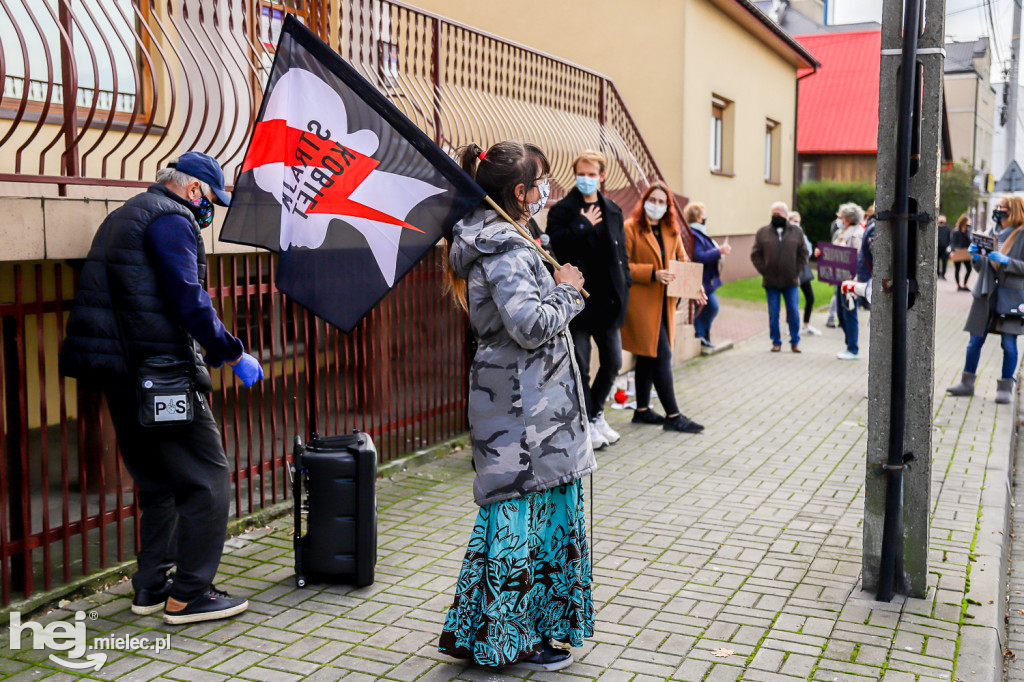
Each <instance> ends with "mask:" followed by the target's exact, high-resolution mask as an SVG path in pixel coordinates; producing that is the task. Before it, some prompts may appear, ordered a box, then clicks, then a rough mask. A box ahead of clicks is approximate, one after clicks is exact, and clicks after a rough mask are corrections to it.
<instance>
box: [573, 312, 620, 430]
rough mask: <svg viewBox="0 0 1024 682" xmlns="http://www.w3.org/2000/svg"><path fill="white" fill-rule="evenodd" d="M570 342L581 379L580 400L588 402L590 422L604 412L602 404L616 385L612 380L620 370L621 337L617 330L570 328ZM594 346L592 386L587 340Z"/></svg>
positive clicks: (610, 328)
mask: <svg viewBox="0 0 1024 682" xmlns="http://www.w3.org/2000/svg"><path fill="white" fill-rule="evenodd" d="M571 331H572V343H573V345H574V346H576V362H577V364H579V366H580V374H581V375H582V377H583V397H584V398H586V401H587V417H588V418H590V419H593V418H594V417H596V416H597V415H598V413H599V412H601V411H603V410H604V403H605V401H606V400H608V394H609V393H611V392H612V386H614V385H615V377H617V376H619V370H620V369H622V336H621V335H620V334H619V330H618V329H617V328H612V327H609V328H608V329H603V330H601V331H592V330H589V329H572V330H571ZM591 338H593V339H594V345H595V346H597V360H598V363H599V366H598V369H597V376H595V377H594V383H593V385H591V383H590V339H591Z"/></svg>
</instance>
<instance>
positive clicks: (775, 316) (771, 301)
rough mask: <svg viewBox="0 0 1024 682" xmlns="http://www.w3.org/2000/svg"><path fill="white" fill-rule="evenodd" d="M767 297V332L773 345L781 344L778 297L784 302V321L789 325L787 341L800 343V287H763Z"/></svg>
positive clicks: (795, 343)
mask: <svg viewBox="0 0 1024 682" xmlns="http://www.w3.org/2000/svg"><path fill="white" fill-rule="evenodd" d="M764 293H765V295H766V296H767V297H768V332H769V333H770V334H771V337H772V345H773V346H781V345H782V333H781V332H780V331H779V298H780V297H781V298H782V299H784V300H785V302H786V323H787V324H788V325H789V342H790V344H792V345H794V346H796V345H798V344H799V343H800V287H796V286H793V287H786V288H785V289H775V288H772V287H765V288H764Z"/></svg>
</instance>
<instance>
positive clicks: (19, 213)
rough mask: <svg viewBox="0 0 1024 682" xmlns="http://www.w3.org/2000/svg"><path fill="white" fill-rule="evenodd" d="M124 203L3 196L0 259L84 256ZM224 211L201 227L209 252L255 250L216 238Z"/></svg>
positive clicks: (225, 212)
mask: <svg viewBox="0 0 1024 682" xmlns="http://www.w3.org/2000/svg"><path fill="white" fill-rule="evenodd" d="M103 189H104V190H106V189H108V188H103ZM94 191H95V190H94ZM141 191H144V190H142V189H136V190H132V191H131V192H130V194H137V193H139V192H141ZM123 203H124V200H123V199H95V198H87V199H82V198H66V197H17V196H14V197H4V198H3V199H2V200H0V244H2V245H3V247H2V248H0V262H11V261H31V260H64V259H75V258H85V256H86V254H87V253H88V251H89V245H90V244H91V243H92V238H93V235H95V234H96V230H97V229H99V226H100V223H102V222H103V219H104V218H106V217H107V214H108V213H110V212H111V211H113V210H114V209H116V208H118V207H119V206H121V204H123ZM225 215H227V209H223V208H221V209H219V210H217V211H216V213H215V214H214V218H213V225H212V226H211V227H210V229H207V230H203V238H204V240H205V243H206V252H207V253H209V254H218V253H256V252H257V251H258V250H257V249H255V248H253V247H249V246H241V245H238V244H227V243H225V242H221V241H218V240H217V237H218V235H219V234H220V227H221V225H222V224H223V222H224V216H225Z"/></svg>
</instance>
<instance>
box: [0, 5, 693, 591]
mask: <svg viewBox="0 0 1024 682" xmlns="http://www.w3.org/2000/svg"><path fill="white" fill-rule="evenodd" d="M285 12H290V13H293V14H295V15H296V16H298V18H300V19H301V20H302V21H304V22H305V23H306V24H307V25H309V26H310V27H312V28H313V29H314V30H315V31H316V32H317V33H318V34H319V35H320V36H321V37H322V38H324V39H325V40H326V41H327V42H329V43H330V44H331V45H332V47H334V48H335V49H337V50H338V51H339V52H340V53H341V54H342V55H343V56H344V57H345V58H346V59H348V60H349V61H350V62H351V63H352V64H353V65H355V66H356V67H357V68H358V69H359V70H360V71H361V72H362V73H363V75H364V76H365V77H366V78H368V79H369V80H370V81H371V82H372V83H374V84H375V85H376V86H377V87H378V88H379V89H380V90H381V91H382V92H383V93H385V94H386V95H387V96H388V97H389V98H390V99H391V100H392V101H393V102H394V103H395V104H396V105H397V106H398V107H399V108H400V109H402V110H403V111H404V112H405V113H406V114H407V115H408V116H409V117H410V118H411V119H412V120H413V121H415V122H416V123H417V124H418V125H419V126H420V127H421V128H422V129H423V130H424V131H426V132H427V133H428V134H429V135H431V136H432V137H433V138H434V139H435V140H436V141H437V142H438V143H439V144H440V145H442V147H443V148H445V149H447V150H449V151H453V150H454V149H455V148H457V147H459V146H460V145H463V144H466V143H468V142H476V143H478V144H481V145H483V146H487V145H489V144H491V143H493V142H495V141H498V140H501V139H508V138H511V139H524V140H531V141H534V142H536V143H537V144H539V145H540V146H541V147H542V148H544V150H545V152H546V153H547V154H548V156H549V158H550V159H551V162H552V168H553V199H557V198H558V197H559V196H560V195H561V194H562V193H564V191H566V189H567V188H569V187H571V186H572V183H573V178H572V169H571V162H572V160H573V158H575V156H576V154H577V153H578V152H579V151H581V150H582V149H584V148H595V149H600V150H602V151H604V152H605V154H606V155H607V157H608V158H609V162H610V167H609V173H608V178H607V181H606V184H605V191H606V193H607V194H609V195H610V196H612V197H613V198H614V199H615V200H616V201H618V202H619V203H620V204H621V205H622V206H623V208H624V209H626V210H627V211H628V210H629V209H630V208H631V207H632V206H633V205H634V204H635V202H636V200H637V198H638V196H639V192H640V191H642V189H643V187H644V186H645V185H646V184H647V183H648V182H649V181H650V180H651V179H653V178H655V177H659V176H660V172H659V170H658V167H657V164H656V163H655V160H654V157H653V156H652V154H651V153H650V150H648V149H647V147H646V145H645V144H644V141H643V138H642V136H641V135H640V133H639V131H638V129H637V127H636V125H635V124H634V122H633V120H632V118H631V117H630V115H629V112H628V110H627V108H626V106H625V105H624V104H623V102H622V99H621V97H620V96H619V93H618V91H617V90H616V88H615V86H614V84H613V83H612V82H611V81H609V80H608V79H607V78H605V77H603V76H602V75H601V74H598V73H595V72H593V71H590V70H588V69H585V68H582V67H579V66H576V65H573V64H570V63H568V62H565V61H563V60H560V59H558V58H555V57H552V56H549V55H545V54H542V53H540V52H537V51H535V50H531V49H529V48H526V47H523V46H520V45H517V44H515V43H512V42H510V41H507V40H504V39H502V38H499V37H497V36H493V35H489V34H485V33H482V32H480V31H476V30H474V29H472V28H469V27H467V26H464V25H461V24H458V23H456V22H453V21H450V20H448V19H445V18H443V17H439V16H436V15H433V14H430V13H427V12H423V11H420V10H418V9H414V8H412V7H409V6H407V5H404V4H402V3H399V2H385V1H382V0H342V1H341V2H330V1H328V0H315V1H310V0H287V2H284V3H282V2H276V1H271V0H172V1H171V2H163V1H159V2H158V1H157V0H73V1H72V0H0V92H2V93H3V95H2V99H0V182H3V183H22V184H21V185H19V190H18V191H19V193H20V194H22V195H31V193H32V187H37V188H39V187H41V186H51V187H52V186H56V187H57V189H58V191H59V192H60V193H62V194H64V193H67V191H68V188H69V187H74V186H93V191H95V189H96V188H97V187H98V188H100V189H101V190H102V188H106V187H139V188H142V187H144V186H146V185H147V184H148V182H149V181H150V179H151V178H152V177H153V175H154V173H155V170H156V169H157V168H159V167H161V166H162V165H164V164H165V162H166V161H167V160H168V159H169V158H172V156H175V155H177V154H178V153H180V152H181V151H183V150H186V149H197V150H201V151H205V152H207V153H209V154H211V155H213V156H215V157H216V158H217V159H218V160H220V161H221V163H222V164H223V165H224V167H225V170H226V172H227V173H228V175H229V177H232V178H233V177H234V176H235V173H236V172H237V170H238V168H239V165H240V163H241V160H242V156H243V154H244V151H245V145H246V142H247V140H248V138H249V135H250V134H251V131H252V125H253V118H254V113H255V111H256V110H257V108H258V106H259V103H260V101H261V96H262V84H263V82H264V80H265V78H266V76H267V74H268V72H269V68H270V65H271V61H272V57H273V46H274V45H275V43H276V30H277V29H278V28H279V26H280V22H281V21H282V19H283V17H284V13H285ZM8 187H9V185H8ZM48 191H52V190H48ZM89 227H95V226H89ZM83 229H85V226H83ZM687 236H689V235H687ZM275 264H276V260H275V257H274V256H271V255H268V254H261V255H257V254H235V255H214V256H211V258H210V269H209V272H210V281H209V283H208V284H209V290H210V294H211V297H212V298H213V300H214V303H215V305H216V306H217V307H218V308H219V310H220V312H221V313H222V315H223V316H224V319H225V320H227V321H228V323H229V326H231V327H233V331H234V332H235V333H236V334H238V335H239V336H240V337H241V338H242V339H243V340H244V341H245V343H246V346H247V347H248V348H252V349H254V351H255V352H256V353H257V355H258V356H259V357H260V359H261V360H262V362H263V363H264V365H265V367H266V369H267V372H266V375H267V379H266V381H264V382H263V383H262V384H260V385H258V386H257V387H255V388H254V389H252V390H245V389H240V388H239V387H238V386H237V385H236V384H235V383H234V379H233V378H231V377H228V378H227V379H226V380H225V381H223V382H221V381H220V379H219V378H218V380H217V381H218V383H217V385H216V390H215V393H214V408H215V411H216V413H217V417H218V421H219V423H220V424H221V428H222V431H223V437H224V445H225V450H226V452H227V454H228V458H229V461H230V462H231V463H232V467H231V468H232V480H233V497H234V513H235V514H236V515H238V516H242V515H245V514H247V513H249V512H252V511H256V510H259V509H261V508H263V507H266V506H268V505H272V504H274V503H275V502H278V501H282V500H285V499H286V498H287V497H288V488H287V485H286V476H285V467H286V463H287V458H288V456H289V450H290V443H291V439H292V437H293V436H294V435H297V434H298V435H308V432H309V430H310V428H309V427H310V423H311V422H310V418H311V416H312V415H314V414H315V415H316V424H317V426H318V428H319V429H320V430H321V431H322V432H325V433H338V432H343V431H347V430H350V429H353V428H359V429H363V430H366V431H368V432H369V433H371V434H372V435H373V437H374V439H375V441H376V443H377V445H378V448H379V450H380V452H381V456H382V458H383V459H384V460H388V459H393V458H395V457H398V456H400V455H402V454H404V453H408V452H411V451H414V450H417V449H420V448H423V447H426V446H430V445H432V444H435V443H438V442H440V441H443V440H445V439H447V438H450V437H452V436H454V435H456V434H458V433H461V432H462V431H463V430H464V429H465V427H466V425H465V416H464V412H465V398H466V377H465V354H466V321H465V318H464V317H463V316H462V315H461V314H460V313H457V312H456V310H455V309H454V307H453V306H452V305H451V304H450V302H448V301H446V300H445V299H443V298H442V297H441V295H440V289H441V278H442V271H441V256H440V253H439V252H434V253H432V254H431V255H430V256H429V257H428V258H427V259H426V260H425V261H424V262H423V263H422V264H420V266H418V267H417V268H416V269H415V270H414V271H413V272H412V273H411V274H410V275H408V276H407V277H406V278H405V279H404V280H403V281H402V282H400V283H399V285H398V286H397V287H396V289H395V290H394V291H393V292H392V293H391V294H390V295H389V296H388V297H387V298H386V299H385V300H384V301H383V303H382V304H381V305H380V306H379V307H378V308H377V309H376V310H374V311H373V313H372V314H371V315H370V316H369V317H368V318H367V319H366V320H364V321H363V322H362V323H361V324H360V325H359V327H358V328H357V329H356V330H355V331H354V332H353V333H352V334H351V335H343V334H339V333H338V332H337V331H336V330H333V329H330V328H328V327H327V326H326V325H325V324H324V323H322V322H320V321H317V320H316V319H315V318H313V317H312V316H310V315H309V314H307V313H306V312H305V311H304V310H302V309H301V308H299V307H298V306H296V305H294V304H292V303H291V302H290V301H289V300H288V299H287V298H286V297H284V296H283V295H282V294H281V293H280V292H278V291H277V290H276V288H275V287H274V284H273V281H274V277H273V275H274V267H275ZM75 276H76V274H75V270H74V268H73V267H72V263H71V262H64V261H45V262H44V261H40V262H13V263H2V262H0V603H2V604H3V605H6V604H9V603H11V602H12V601H16V600H18V599H21V598H23V597H27V596H30V595H32V594H33V593H35V592H37V591H38V590H40V589H48V588H51V587H54V586H57V585H59V584H62V583H66V582H69V581H71V580H73V579H74V578H76V577H79V576H82V575H88V574H89V573H91V572H93V571H95V570H97V569H99V568H102V567H105V566H108V565H110V564H111V563H112V562H116V561H121V560H124V559H127V558H129V557H130V556H131V555H132V554H133V552H134V550H135V547H136V544H137V528H136V525H135V520H136V518H137V508H136V506H135V499H134V495H133V491H132V487H131V481H130V478H129V477H128V475H127V473H126V472H125V471H124V470H123V469H122V467H121V465H120V463H119V460H118V458H117V453H116V442H115V440H114V438H113V435H112V429H111V426H110V424H109V417H107V416H106V413H105V409H104V407H103V404H102V399H101V397H100V396H98V395H97V394H94V393H89V392H87V391H84V390H82V389H81V388H80V387H78V386H77V385H76V384H75V382H74V381H72V380H65V379H64V378H62V377H61V376H60V375H59V373H58V371H57V354H58V352H59V347H60V340H61V337H62V330H63V324H64V320H65V319H66V312H67V308H68V305H69V303H70V300H71V296H72V294H73V291H74V280H75ZM215 374H216V373H215ZM221 376H222V375H221ZM313 377H316V380H315V381H313V380H312V379H313ZM311 387H312V388H311Z"/></svg>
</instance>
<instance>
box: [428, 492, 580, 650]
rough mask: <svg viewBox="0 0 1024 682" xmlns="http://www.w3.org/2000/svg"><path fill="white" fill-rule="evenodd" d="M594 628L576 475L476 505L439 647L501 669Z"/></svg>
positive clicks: (575, 642)
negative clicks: (513, 496)
mask: <svg viewBox="0 0 1024 682" xmlns="http://www.w3.org/2000/svg"><path fill="white" fill-rule="evenodd" d="M593 634H594V603H593V600H592V599H591V596H590V548H589V547H588V546H587V531H586V517H585V515H584V513H583V485H582V483H581V481H579V480H576V481H573V482H572V483H567V484H566V485H562V486H558V487H557V488H551V489H549V490H542V491H540V492H535V493H529V494H527V495H524V496H523V497H521V498H519V499H515V500H506V501H504V502H494V503H492V504H488V505H486V506H483V507H481V508H480V512H479V514H478V515H477V518H476V525H475V526H474V527H473V534H472V536H471V537H470V540H469V549H468V550H467V551H466V558H465V560H464V561H463V562H462V572H461V573H460V574H459V582H458V584H457V585H456V586H455V602H454V603H453V604H452V607H451V609H449V611H448V618H447V619H446V620H445V623H444V631H443V632H442V633H441V641H440V644H439V646H438V650H439V651H440V652H441V653H443V654H446V655H448V656H453V657H455V658H464V659H470V660H473V661H475V662H476V663H478V664H479V665H484V666H494V667H500V666H505V665H511V664H513V663H516V662H518V661H520V660H522V659H523V658H526V657H527V656H529V655H530V654H531V653H533V651H534V650H535V648H536V647H537V646H538V645H539V644H540V643H541V641H542V640H544V639H546V638H551V639H554V640H557V641H559V642H564V643H566V644H570V645H572V646H580V645H581V644H583V638H584V637H590V636H592V635H593Z"/></svg>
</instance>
